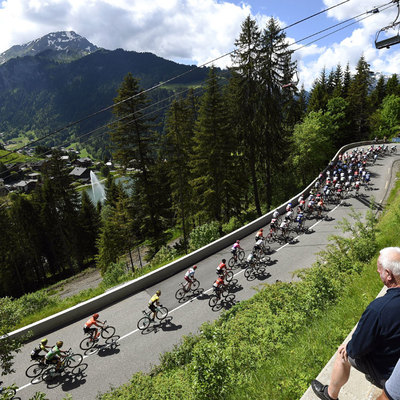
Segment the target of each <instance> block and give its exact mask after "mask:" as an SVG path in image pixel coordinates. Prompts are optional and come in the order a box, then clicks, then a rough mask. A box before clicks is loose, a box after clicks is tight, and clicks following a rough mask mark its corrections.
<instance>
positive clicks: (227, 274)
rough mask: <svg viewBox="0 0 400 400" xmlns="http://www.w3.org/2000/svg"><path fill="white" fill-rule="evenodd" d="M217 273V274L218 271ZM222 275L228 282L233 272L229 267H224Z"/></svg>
mask: <svg viewBox="0 0 400 400" xmlns="http://www.w3.org/2000/svg"><path fill="white" fill-rule="evenodd" d="M217 274H218V275H219V273H218V271H217ZM223 277H224V280H225V281H227V282H230V281H231V280H232V279H233V272H232V271H231V270H230V269H229V268H226V269H225V271H224V273H223Z"/></svg>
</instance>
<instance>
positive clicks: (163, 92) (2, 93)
mask: <svg viewBox="0 0 400 400" xmlns="http://www.w3.org/2000/svg"><path fill="white" fill-rule="evenodd" d="M54 35H56V34H54ZM68 35H69V36H68ZM75 35H76V34H75ZM76 36H77V37H78V36H79V35H76ZM67 37H75V36H74V35H72V33H71V32H69V33H68V32H64V33H63V32H59V33H58V34H57V35H56V36H52V34H49V35H46V36H45V37H43V38H41V39H38V40H37V41H34V42H36V43H39V42H40V43H42V44H45V43H48V44H49V45H48V46H44V45H43V46H42V47H40V48H41V51H39V50H38V49H39V46H38V45H35V46H32V45H30V44H26V45H23V46H21V47H23V48H24V49H25V50H27V49H28V48H29V47H33V48H34V49H36V50H34V51H36V54H35V55H32V56H27V55H25V56H17V57H16V58H11V59H9V60H8V61H6V62H4V63H3V64H0V115H1V118H0V132H1V133H2V139H4V140H10V139H14V138H15V137H18V136H30V137H32V135H35V136H36V137H42V136H44V135H46V134H48V133H49V132H52V131H54V130H56V129H58V128H60V127H63V126H65V125H68V124H70V123H71V122H74V121H78V120H81V119H84V121H83V122H82V123H80V124H77V125H74V126H73V127H71V128H70V129H63V130H61V131H60V132H59V133H57V135H50V136H49V138H48V139H46V141H41V142H40V144H43V145H48V146H57V145H60V144H65V143H67V144H70V143H71V142H77V141H79V140H80V139H79V136H81V135H82V134H86V133H87V132H90V131H92V130H94V129H98V128H99V127H100V126H103V125H107V123H108V122H109V121H110V119H111V118H112V114H111V110H108V111H107V112H102V113H98V114H96V116H95V117H94V118H87V119H86V117H87V116H88V115H91V114H92V113H96V112H97V111H99V110H102V109H104V108H107V107H108V106H110V105H112V104H113V99H114V98H115V97H116V96H117V90H118V88H119V87H120V85H121V83H122V81H123V79H124V77H125V76H126V75H127V73H128V72H130V73H132V75H133V76H134V77H135V78H138V79H139V84H140V87H141V88H143V89H147V88H150V87H152V86H155V85H157V84H159V83H160V82H163V81H166V80H169V79H170V78H171V77H174V76H178V75H179V76H180V77H179V78H178V79H176V80H174V81H172V82H171V84H170V85H168V87H164V88H162V87H160V88H157V89H155V90H151V91H149V92H148V97H149V98H150V101H151V103H154V104H155V103H157V102H160V101H162V103H159V104H158V105H155V106H154V107H153V109H152V110H153V111H157V113H156V114H154V115H155V116H156V122H160V123H161V122H162V121H163V119H164V114H165V112H166V110H167V109H168V105H169V103H170V102H171V101H172V99H173V97H172V95H173V94H174V92H175V91H178V90H182V87H180V88H179V86H176V85H180V86H184V87H193V86H196V87H197V86H199V85H200V84H202V83H203V82H204V81H205V80H206V79H207V76H208V72H209V69H208V68H197V67H195V66H193V65H183V64H178V63H175V62H173V61H170V60H166V59H164V58H161V57H158V56H156V55H155V54H152V53H138V52H135V51H125V50H123V49H117V50H112V51H111V50H105V49H101V48H97V47H96V46H93V45H92V46H93V47H88V45H87V44H88V43H89V42H87V41H86V39H84V38H81V37H80V36H79V38H81V39H80V40H78V41H75V43H76V44H77V43H81V44H82V47H79V46H76V47H75V48H74V49H72V46H71V43H69V44H68V43H67V41H65V42H63V41H62V40H63V39H62V38H67ZM45 38H46V39H45ZM50 38H52V39H50ZM58 39H60V40H58ZM34 42H30V43H31V44H32V43H34ZM62 43H63V46H61V44H62ZM14 47H15V46H14ZM11 49H12V48H11ZM11 49H10V50H8V51H7V52H5V53H7V56H8V57H9V56H10V55H11ZM79 49H80V50H79ZM94 49H97V51H94V52H89V54H86V55H81V56H79V57H78V56H77V54H78V52H79V51H80V52H84V51H89V50H94ZM66 52H75V54H76V57H72V58H62V57H63V56H65V55H66ZM5 53H3V54H5ZM14 54H15V53H14ZM60 54H61V55H62V56H60ZM81 54H83V53H81ZM60 57H61V58H62V62H60ZM173 85H175V86H173ZM183 89H184V88H183ZM147 111H148V112H150V111H151V110H150V109H149V110H147ZM147 111H146V112H147ZM157 129H158V130H159V131H161V130H162V124H160V126H159V127H158V128H157ZM102 131H103V132H105V131H106V129H102ZM99 134H100V133H99V132H98V131H96V134H95V135H94V137H93V139H90V140H89V141H88V137H87V136H85V146H87V143H89V145H91V146H92V149H91V150H93V148H94V151H95V152H96V155H97V156H103V155H104V152H103V151H104V149H105V148H107V143H104V141H105V140H106V139H104V138H106V137H107V134H106V133H103V136H99ZM93 143H95V144H93ZM92 154H93V153H92Z"/></svg>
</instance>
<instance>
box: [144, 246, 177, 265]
mask: <svg viewBox="0 0 400 400" xmlns="http://www.w3.org/2000/svg"><path fill="white" fill-rule="evenodd" d="M177 256H178V251H177V250H176V249H175V248H174V247H171V246H163V247H161V249H160V250H158V252H157V253H156V254H155V255H154V257H153V258H152V259H151V262H150V264H151V265H152V266H156V265H161V264H165V263H168V262H170V261H173V260H174V259H175V258H176V257H177Z"/></svg>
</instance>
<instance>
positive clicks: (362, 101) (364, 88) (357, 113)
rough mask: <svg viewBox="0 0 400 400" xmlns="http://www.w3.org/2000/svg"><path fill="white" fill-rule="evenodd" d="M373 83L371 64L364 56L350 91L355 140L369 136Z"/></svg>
mask: <svg viewBox="0 0 400 400" xmlns="http://www.w3.org/2000/svg"><path fill="white" fill-rule="evenodd" d="M370 85H371V72H370V69H369V64H368V63H367V62H366V61H365V58H364V57H363V56H362V57H361V58H360V60H359V61H358V63H357V67H356V74H355V76H354V78H353V80H352V81H351V84H350V88H349V91H348V99H347V100H348V102H349V105H350V118H351V121H352V129H353V132H354V138H353V139H354V140H364V139H367V138H368V136H369V124H368V118H369V115H370V105H369V101H368V94H369V89H370Z"/></svg>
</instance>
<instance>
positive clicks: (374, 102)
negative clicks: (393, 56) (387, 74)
mask: <svg viewBox="0 0 400 400" xmlns="http://www.w3.org/2000/svg"><path fill="white" fill-rule="evenodd" d="M385 96H386V84H385V78H384V77H383V76H380V77H379V79H378V82H377V83H376V86H375V88H374V90H373V91H372V92H371V95H370V103H371V109H372V110H374V111H375V110H377V109H378V108H379V107H380V106H381V104H382V101H383V99H384V98H385Z"/></svg>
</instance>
